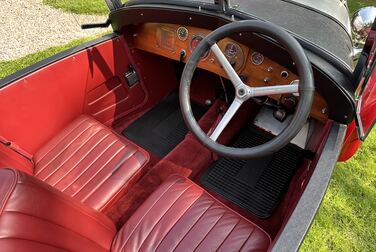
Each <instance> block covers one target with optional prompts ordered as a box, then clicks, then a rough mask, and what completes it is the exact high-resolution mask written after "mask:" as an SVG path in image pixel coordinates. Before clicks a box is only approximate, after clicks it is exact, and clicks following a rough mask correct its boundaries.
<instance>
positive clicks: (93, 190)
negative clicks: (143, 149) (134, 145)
mask: <svg viewBox="0 0 376 252" xmlns="http://www.w3.org/2000/svg"><path fill="white" fill-rule="evenodd" d="M123 149H125V147H124V148H123ZM135 153H136V151H135V152H133V153H132V154H131V155H130V156H129V157H127V158H125V157H124V158H123V160H124V161H123V160H122V162H120V163H118V164H117V165H116V166H115V168H114V169H113V170H112V171H111V172H109V173H107V175H106V176H105V177H104V178H103V179H102V181H101V182H99V183H98V184H97V185H96V186H95V187H94V188H93V189H92V190H91V191H90V193H88V194H87V195H86V196H85V198H83V199H82V201H83V202H84V201H86V200H87V199H88V198H89V197H90V196H91V195H92V194H93V193H94V192H95V191H96V190H97V189H98V188H99V187H101V186H102V185H103V184H104V183H105V182H106V181H107V179H108V178H109V177H111V176H112V175H113V174H114V171H116V170H117V169H118V168H119V167H120V166H122V165H123V164H124V162H125V161H127V160H128V159H129V158H131V157H133V156H134V154H135ZM98 174H99V173H98ZM98 174H96V175H95V176H94V177H93V178H92V179H91V180H93V179H95V177H97V176H98Z"/></svg>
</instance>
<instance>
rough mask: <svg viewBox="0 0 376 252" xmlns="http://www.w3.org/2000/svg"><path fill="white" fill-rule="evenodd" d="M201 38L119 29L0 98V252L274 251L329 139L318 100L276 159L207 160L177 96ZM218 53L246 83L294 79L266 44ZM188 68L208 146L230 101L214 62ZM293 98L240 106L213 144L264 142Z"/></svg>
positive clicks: (199, 34)
mask: <svg viewBox="0 0 376 252" xmlns="http://www.w3.org/2000/svg"><path fill="white" fill-rule="evenodd" d="M210 32H211V31H209V30H206V29H202V28H199V27H193V26H181V25H178V24H166V23H145V24H138V25H130V26H127V27H126V28H125V29H124V30H123V33H122V34H121V35H108V37H109V39H108V40H106V41H104V42H100V43H98V44H96V45H94V46H88V47H86V48H84V49H83V50H81V51H79V52H77V53H74V54H72V55H70V56H68V57H65V58H63V59H61V60H58V61H56V62H54V63H52V64H50V65H48V66H46V67H44V68H43V69H41V70H38V71H35V72H33V73H32V74H30V75H27V76H26V77H24V78H21V79H19V80H17V81H15V82H13V83H11V84H10V85H7V86H5V87H3V88H1V89H0V116H1V118H2V123H1V124H0V143H1V144H0V167H2V168H4V169H0V181H1V182H0V192H2V194H1V195H6V196H5V197H3V198H0V247H2V248H8V250H7V251H22V250H23V251H24V249H25V248H29V249H30V250H36V251H50V250H56V251H65V250H67V251H110V250H111V251H193V250H197V251H214V250H218V251H235V250H240V251H264V250H267V249H268V248H269V246H271V244H273V242H275V240H276V239H277V237H278V235H279V234H280V233H281V232H282V230H283V227H284V225H285V224H286V222H287V220H288V219H289V216H290V215H291V214H292V212H293V211H294V208H295V206H296V204H297V202H298V200H299V198H300V197H301V195H302V193H303V191H304V189H305V187H306V185H307V183H308V181H309V179H310V176H311V175H312V173H313V171H314V169H315V166H316V164H317V161H318V158H319V156H320V154H321V152H322V150H323V146H324V144H325V141H326V139H327V137H328V134H329V130H330V128H331V126H332V122H333V121H332V120H331V119H329V116H330V111H329V106H328V99H327V97H325V98H324V97H323V96H322V95H321V94H319V93H318V92H315V91H312V93H313V95H312V106H311V107H310V111H309V118H308V120H306V121H305V122H304V125H303V126H302V127H301V129H299V133H298V134H297V136H296V137H293V140H291V141H290V143H289V144H287V145H285V146H281V148H278V151H277V150H276V151H274V152H268V153H267V154H266V155H262V156H259V157H254V158H235V157H234V158H232V157H230V156H223V155H220V154H218V153H217V152H215V151H212V150H211V149H210V148H208V147H207V146H205V145H204V144H203V143H202V141H200V140H199V138H198V137H197V136H196V134H194V133H193V132H192V130H190V128H189V127H188V126H187V123H186V118H185V116H184V115H183V114H182V112H181V107H182V96H181V93H179V92H180V91H179V88H180V87H181V85H182V84H181V80H182V79H183V80H184V76H185V72H184V71H185V70H184V68H185V67H186V63H187V61H188V59H189V58H190V56H191V55H192V54H193V52H194V51H195V49H196V48H197V47H199V46H200V45H202V44H200V42H201V41H202V40H203V39H204V37H205V36H206V35H208V34H209V33H210ZM217 44H218V48H219V49H220V50H221V51H222V53H223V55H224V56H225V57H226V59H227V60H228V62H229V63H230V65H231V67H232V68H233V69H234V70H235V71H236V73H237V74H238V76H239V78H240V79H241V80H242V82H244V83H245V84H247V85H250V86H253V87H263V86H270V87H273V85H286V86H288V85H291V87H293V86H294V84H296V81H299V79H300V78H299V73H298V69H297V67H296V65H295V62H294V61H293V60H292V59H291V58H286V57H285V54H282V55H283V58H284V59H283V60H285V61H287V62H289V64H282V63H281V61H280V55H277V54H275V53H274V51H268V47H267V46H265V48H266V49H264V48H255V47H254V45H253V44H252V42H249V43H248V44H247V43H245V42H243V41H242V43H240V42H238V41H237V40H236V39H235V38H234V37H230V36H226V37H225V38H223V39H221V40H220V41H218V43H217ZM203 50H204V49H203ZM199 56H200V58H197V62H198V63H197V68H195V71H194V73H193V72H192V73H191V74H192V76H191V83H190V89H189V99H190V106H189V111H190V113H191V114H192V117H193V119H195V120H196V121H197V124H198V125H199V126H200V128H201V129H202V131H203V132H204V133H205V134H208V135H211V134H213V132H215V131H216V128H217V126H218V124H219V123H220V122H221V120H222V119H223V117H224V115H225V114H226V111H228V110H229V107H231V106H232V105H231V104H232V102H233V101H234V100H236V97H237V95H238V94H237V92H238V90H237V89H235V88H234V86H233V83H231V80H229V77H228V74H227V72H226V69H224V66H223V64H221V62H220V60H219V59H218V57H217V55H215V53H214V52H213V51H212V50H206V51H205V50H204V53H202V55H199ZM315 71H316V70H315ZM323 83H325V81H323ZM301 97H302V96H301V95H299V93H297V91H295V92H292V93H289V94H287V93H285V94H277V93H276V94H271V95H260V96H258V97H253V98H251V99H248V100H246V101H244V103H242V106H241V107H240V108H239V110H238V111H237V113H236V114H235V115H234V117H233V118H232V120H229V122H228V124H227V125H225V127H223V130H222V131H221V132H219V133H218V136H217V137H216V138H215V140H216V142H218V143H220V144H222V145H226V146H230V147H233V148H249V147H255V146H258V145H262V144H265V143H267V142H269V141H273V139H275V136H276V135H279V134H280V133H281V132H283V130H284V128H286V127H287V126H288V125H289V123H290V121H291V120H293V116H294V112H295V111H296V110H297V108H298V106H299V105H298V104H299V99H300V98H301ZM43 230H49V231H48V232H45V231H43Z"/></svg>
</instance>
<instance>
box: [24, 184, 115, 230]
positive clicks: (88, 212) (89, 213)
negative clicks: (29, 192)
mask: <svg viewBox="0 0 376 252" xmlns="http://www.w3.org/2000/svg"><path fill="white" fill-rule="evenodd" d="M20 184H21V186H25V187H27V186H29V187H33V189H34V190H39V191H41V193H46V188H44V187H40V186H35V183H30V182H29V181H22V183H20ZM49 187H50V186H49ZM48 193H49V194H50V196H51V197H53V198H54V200H58V201H60V202H61V203H62V204H64V205H68V206H69V207H73V208H74V209H75V210H78V211H80V213H81V214H83V215H85V216H86V217H88V218H90V219H92V220H93V221H95V222H96V223H98V224H100V225H101V226H103V227H104V228H106V229H108V230H109V231H111V232H113V231H114V227H113V222H111V224H110V226H109V225H108V224H109V223H110V222H108V221H106V220H104V219H103V218H102V217H100V218H102V219H99V218H98V212H97V211H96V210H94V209H93V208H90V207H88V206H86V205H83V204H81V202H79V201H76V200H72V199H71V197H69V196H67V195H65V194H64V195H63V196H64V197H61V196H62V195H61V194H60V192H59V191H58V190H50V191H48ZM67 199H68V200H67ZM94 215H96V216H94ZM101 216H103V215H101ZM106 219H107V217H106ZM106 222H108V223H106Z"/></svg>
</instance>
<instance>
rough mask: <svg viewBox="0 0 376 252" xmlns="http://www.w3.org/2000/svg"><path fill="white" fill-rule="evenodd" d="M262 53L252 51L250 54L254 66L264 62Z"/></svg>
mask: <svg viewBox="0 0 376 252" xmlns="http://www.w3.org/2000/svg"><path fill="white" fill-rule="evenodd" d="M264 59H265V58H264V55H262V54H261V53H259V52H254V53H252V55H251V60H252V63H253V64H254V65H256V66H258V65H261V64H262V63H263V62H264Z"/></svg>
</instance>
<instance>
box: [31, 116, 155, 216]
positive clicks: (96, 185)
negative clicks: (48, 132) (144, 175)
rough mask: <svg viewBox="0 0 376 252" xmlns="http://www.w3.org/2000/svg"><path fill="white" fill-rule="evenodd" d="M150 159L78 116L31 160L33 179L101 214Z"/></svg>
mask: <svg viewBox="0 0 376 252" xmlns="http://www.w3.org/2000/svg"><path fill="white" fill-rule="evenodd" d="M148 159H149V155H148V153H147V152H145V151H144V150H143V149H141V148H139V147H137V146H136V145H135V144H133V143H131V142H128V141H126V140H125V139H121V138H120V137H118V136H117V135H116V134H115V133H113V132H112V131H111V130H110V129H108V128H107V127H105V126H104V125H102V124H101V123H99V122H97V121H96V120H94V119H93V118H91V117H89V116H85V115H83V116H80V117H79V118H77V119H76V120H74V121H73V122H72V123H71V124H70V125H68V127H66V128H65V129H64V130H63V131H62V132H60V133H59V134H58V135H57V136H55V137H54V138H53V139H52V140H51V141H49V142H48V143H47V144H46V145H45V146H44V147H43V148H42V149H40V150H39V151H38V152H37V153H36V154H35V156H34V163H35V168H34V175H35V176H36V177H37V178H39V179H40V180H42V181H44V182H46V183H48V184H49V185H51V186H53V187H55V188H57V189H58V190H60V191H62V192H64V193H65V194H67V195H69V196H71V197H73V198H76V199H77V200H79V201H81V202H83V203H84V204H86V205H88V206H90V207H92V208H94V209H96V210H100V211H102V210H104V209H105V208H106V207H109V206H110V204H111V203H112V202H114V200H115V198H116V196H117V195H119V194H120V193H121V192H124V191H126V190H127V189H129V187H130V186H132V185H133V184H134V183H135V181H136V180H137V179H138V177H139V176H140V175H141V172H142V168H143V167H144V166H145V164H146V163H147V161H148Z"/></svg>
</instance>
